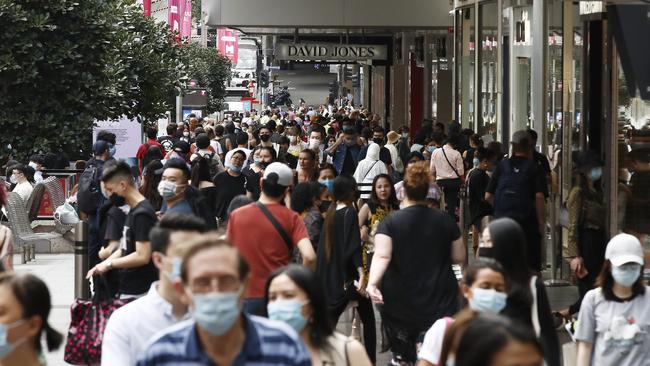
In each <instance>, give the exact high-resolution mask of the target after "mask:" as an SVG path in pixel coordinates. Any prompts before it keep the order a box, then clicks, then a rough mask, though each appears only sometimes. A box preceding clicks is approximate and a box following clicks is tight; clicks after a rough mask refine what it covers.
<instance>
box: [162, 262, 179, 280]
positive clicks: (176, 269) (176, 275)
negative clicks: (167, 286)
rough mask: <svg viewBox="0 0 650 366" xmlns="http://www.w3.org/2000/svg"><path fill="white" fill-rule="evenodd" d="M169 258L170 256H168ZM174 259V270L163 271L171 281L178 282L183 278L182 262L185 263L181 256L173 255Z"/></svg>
mask: <svg viewBox="0 0 650 366" xmlns="http://www.w3.org/2000/svg"><path fill="white" fill-rule="evenodd" d="M166 258H169V257H166ZM171 261H172V270H171V272H167V271H162V272H163V274H164V275H165V276H167V279H169V282H171V283H176V282H179V281H180V280H181V264H182V263H183V259H182V258H179V257H173V258H171Z"/></svg>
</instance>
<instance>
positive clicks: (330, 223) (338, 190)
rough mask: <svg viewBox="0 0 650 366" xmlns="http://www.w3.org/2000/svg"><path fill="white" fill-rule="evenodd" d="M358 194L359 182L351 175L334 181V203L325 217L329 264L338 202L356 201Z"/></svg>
mask: <svg viewBox="0 0 650 366" xmlns="http://www.w3.org/2000/svg"><path fill="white" fill-rule="evenodd" d="M356 194H357V182H356V181H355V180H354V178H352V177H350V176H349V175H339V176H338V177H336V178H335V179H334V188H333V189H332V196H333V197H334V202H332V204H331V205H330V207H329V208H328V209H327V214H326V216H325V257H326V258H327V261H328V262H329V260H330V256H331V255H332V245H333V244H332V237H333V236H334V215H335V214H336V202H348V203H351V202H353V201H354V199H355V197H356Z"/></svg>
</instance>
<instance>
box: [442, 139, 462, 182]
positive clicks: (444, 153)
mask: <svg viewBox="0 0 650 366" xmlns="http://www.w3.org/2000/svg"><path fill="white" fill-rule="evenodd" d="M440 149H441V150H442V155H444V156H445V160H447V164H449V167H451V170H453V171H454V173H456V176H457V177H458V178H460V174H458V170H456V168H454V166H453V165H451V162H450V161H449V158H448V157H447V153H446V152H445V147H444V146H443V147H441V148H440Z"/></svg>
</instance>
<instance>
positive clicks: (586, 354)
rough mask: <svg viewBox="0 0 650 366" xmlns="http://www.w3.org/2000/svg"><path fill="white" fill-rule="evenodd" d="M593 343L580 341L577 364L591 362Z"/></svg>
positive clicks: (584, 364)
mask: <svg viewBox="0 0 650 366" xmlns="http://www.w3.org/2000/svg"><path fill="white" fill-rule="evenodd" d="M593 347H594V345H593V343H589V342H583V341H578V356H577V362H578V363H577V366H589V365H590V364H591V350H592V349H593Z"/></svg>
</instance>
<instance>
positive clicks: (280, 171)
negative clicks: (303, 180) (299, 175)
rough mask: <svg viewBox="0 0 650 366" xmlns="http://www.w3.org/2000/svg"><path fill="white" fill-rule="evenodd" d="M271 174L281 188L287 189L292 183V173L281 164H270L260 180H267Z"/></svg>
mask: <svg viewBox="0 0 650 366" xmlns="http://www.w3.org/2000/svg"><path fill="white" fill-rule="evenodd" d="M272 174H275V175H276V176H277V177H278V178H277V182H278V184H279V185H281V186H285V187H288V186H290V185H291V183H293V172H292V171H291V168H289V167H288V166H286V165H284V164H282V163H271V164H269V166H267V167H266V169H264V176H263V177H262V179H264V180H267V179H268V178H269V177H270V176H271V175H272Z"/></svg>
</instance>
